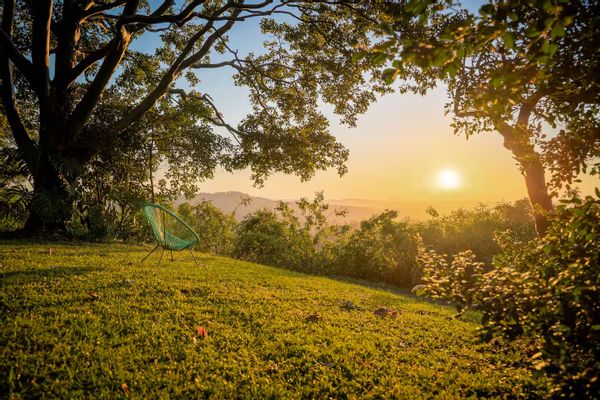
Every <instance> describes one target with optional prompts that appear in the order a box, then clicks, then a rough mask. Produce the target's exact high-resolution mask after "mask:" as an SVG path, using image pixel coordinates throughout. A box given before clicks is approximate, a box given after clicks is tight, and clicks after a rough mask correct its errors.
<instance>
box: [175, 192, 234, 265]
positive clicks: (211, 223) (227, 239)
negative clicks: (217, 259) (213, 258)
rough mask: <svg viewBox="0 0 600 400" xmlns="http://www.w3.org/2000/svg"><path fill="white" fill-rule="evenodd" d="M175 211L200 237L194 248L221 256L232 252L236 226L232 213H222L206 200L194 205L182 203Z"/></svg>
mask: <svg viewBox="0 0 600 400" xmlns="http://www.w3.org/2000/svg"><path fill="white" fill-rule="evenodd" d="M177 213H178V214H179V216H180V217H181V218H182V219H183V220H184V221H185V222H187V223H188V224H189V225H190V226H191V227H192V228H193V229H194V231H196V233H197V234H198V236H199V237H200V242H199V243H198V244H197V245H196V246H195V248H196V250H199V251H203V252H207V253H212V254H218V255H223V256H227V255H231V254H232V252H233V245H234V242H235V230H236V228H237V221H236V219H235V218H234V217H233V216H232V215H226V214H224V213H223V212H222V211H221V210H219V209H218V208H217V207H215V206H214V205H213V204H212V203H210V202H209V201H206V200H203V201H201V202H200V203H199V204H197V205H195V206H190V205H189V204H188V203H183V204H181V205H180V206H179V207H178V209H177Z"/></svg>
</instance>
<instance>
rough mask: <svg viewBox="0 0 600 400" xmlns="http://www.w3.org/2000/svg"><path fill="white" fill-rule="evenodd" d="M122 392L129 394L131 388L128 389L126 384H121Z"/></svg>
mask: <svg viewBox="0 0 600 400" xmlns="http://www.w3.org/2000/svg"><path fill="white" fill-rule="evenodd" d="M121 390H122V391H123V393H125V394H127V392H128V390H129V388H128V387H127V384H126V383H122V384H121Z"/></svg>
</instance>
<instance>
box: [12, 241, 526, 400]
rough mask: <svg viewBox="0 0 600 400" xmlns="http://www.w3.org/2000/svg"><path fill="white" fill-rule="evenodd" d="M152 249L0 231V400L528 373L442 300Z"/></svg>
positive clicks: (497, 381) (461, 390)
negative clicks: (4, 235) (35, 240)
mask: <svg viewBox="0 0 600 400" xmlns="http://www.w3.org/2000/svg"><path fill="white" fill-rule="evenodd" d="M50 248H51V249H52V251H51V254H49V253H50V251H49V249H50ZM148 250H149V248H146V247H131V246H124V245H85V246H84V245H81V246H67V245H57V244H40V245H26V244H23V243H0V310H1V320H0V397H2V396H6V395H8V397H12V396H11V395H10V394H12V395H13V396H14V397H15V398H18V397H21V396H27V395H34V396H37V395H44V396H45V397H81V396H84V394H85V395H87V396H89V397H94V398H98V397H103V398H115V397H125V396H128V397H131V398H140V397H142V398H164V397H189V398H198V397H210V396H212V397H214V398H223V397H227V398H230V397H237V398H249V397H254V398H266V397H275V398H283V397H285V398H299V397H316V398H325V397H327V396H333V397H335V398H346V397H347V398H358V397H360V398H368V397H387V398H389V397H397V398H411V399H416V398H431V397H440V398H455V397H470V396H473V397H475V396H492V397H494V396H499V397H514V396H516V395H517V394H518V393H520V392H521V391H523V390H529V388H531V386H532V385H533V384H534V382H532V381H531V378H530V377H528V375H527V374H526V372H525V371H524V370H522V369H518V368H516V367H514V368H507V367H503V366H502V365H506V364H507V363H510V362H512V361H514V360H516V357H517V356H516V355H511V354H506V353H504V352H501V351H498V350H495V349H494V348H493V347H492V346H491V345H483V344H479V343H477V342H476V341H475V337H476V335H475V329H476V325H475V324H474V323H471V322H467V321H458V320H453V319H451V318H450V317H451V315H452V314H453V311H452V310H451V309H448V308H445V307H440V306H437V305H433V304H428V303H425V302H421V301H417V300H414V299H412V298H410V297H407V296H402V295H399V294H395V293H393V292H392V291H390V290H385V288H373V287H371V288H370V287H367V286H363V285H358V284H352V283H348V282H341V281H337V280H332V279H327V278H322V277H314V276H306V275H302V274H298V273H294V272H289V271H285V270H280V269H275V268H269V267H265V266H261V265H256V264H251V263H245V262H241V261H236V260H231V259H227V258H219V257H211V256H207V255H198V259H199V261H200V262H201V263H202V264H203V267H202V268H197V267H195V265H194V263H193V261H192V260H191V258H190V255H189V254H186V253H178V254H176V255H175V262H170V261H168V257H167V256H166V254H165V258H164V259H163V263H162V264H161V266H159V267H157V266H156V261H157V256H156V257H155V256H154V255H153V256H151V259H150V262H148V261H147V262H146V263H145V264H144V265H140V264H139V260H140V259H141V258H142V257H143V255H144V254H145V253H146V252H147V251H148ZM165 259H166V260H167V261H165ZM347 300H349V301H352V302H353V303H354V304H357V305H359V306H361V307H363V308H364V309H362V310H353V311H345V310H343V309H342V308H341V307H340V305H341V304H342V302H343V301H347ZM381 306H386V307H393V308H395V309H397V310H398V311H399V314H398V316H397V317H378V316H376V315H374V313H373V310H375V309H376V308H378V307H381ZM311 313H318V314H319V316H320V318H319V319H318V320H317V321H310V320H307V318H306V317H307V316H308V315H309V314H311ZM199 325H201V326H204V327H205V328H206V329H207V331H208V337H207V338H206V339H201V338H199V337H198V338H197V335H196V333H195V328H196V327H198V326H199ZM123 384H126V385H127V388H126V389H125V387H124V386H122V385H123Z"/></svg>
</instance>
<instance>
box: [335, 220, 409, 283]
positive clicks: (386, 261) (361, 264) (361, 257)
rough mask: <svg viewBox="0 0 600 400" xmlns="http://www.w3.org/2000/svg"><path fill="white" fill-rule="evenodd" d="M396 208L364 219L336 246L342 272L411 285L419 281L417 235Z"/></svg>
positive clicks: (339, 271) (336, 261) (364, 277)
mask: <svg viewBox="0 0 600 400" xmlns="http://www.w3.org/2000/svg"><path fill="white" fill-rule="evenodd" d="M397 217H398V213H397V212H396V211H385V212H383V213H381V214H379V215H377V216H374V217H371V218H369V219H367V220H365V221H362V222H361V224H360V227H359V228H358V229H356V230H355V231H353V232H351V233H350V234H349V235H348V236H346V238H345V239H344V240H343V241H341V242H340V243H339V244H338V246H337V252H336V260H335V264H336V266H337V268H336V270H337V272H338V273H339V274H342V275H347V276H351V277H354V278H359V279H368V280H375V281H382V282H387V283H390V284H392V285H397V286H400V287H404V288H410V287H412V286H414V285H415V284H417V283H419V282H420V278H421V270H420V268H419V267H418V265H417V263H416V255H417V244H418V242H417V235H416V232H415V231H414V229H413V228H412V227H411V226H410V225H409V224H408V223H406V222H397V221H396V218H397Z"/></svg>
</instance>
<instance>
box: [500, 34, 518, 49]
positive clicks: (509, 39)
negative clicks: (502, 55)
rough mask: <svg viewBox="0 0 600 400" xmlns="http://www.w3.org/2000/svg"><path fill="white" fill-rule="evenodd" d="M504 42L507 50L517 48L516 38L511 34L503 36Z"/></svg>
mask: <svg viewBox="0 0 600 400" xmlns="http://www.w3.org/2000/svg"><path fill="white" fill-rule="evenodd" d="M502 40H503V41H504V45H505V46H506V48H508V49H513V48H514V47H515V38H514V37H513V35H512V34H511V33H510V32H504V33H503V34H502Z"/></svg>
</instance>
